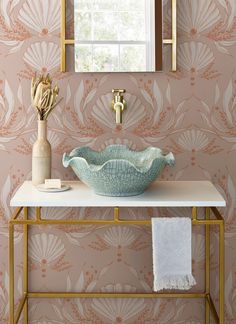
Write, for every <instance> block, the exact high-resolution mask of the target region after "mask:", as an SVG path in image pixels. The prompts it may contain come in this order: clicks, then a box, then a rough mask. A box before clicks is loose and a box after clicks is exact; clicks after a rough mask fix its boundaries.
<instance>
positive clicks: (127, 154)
mask: <svg viewBox="0 0 236 324" xmlns="http://www.w3.org/2000/svg"><path fill="white" fill-rule="evenodd" d="M62 162H63V165H64V167H68V166H71V167H72V169H73V171H74V172H75V174H76V175H77V177H78V178H79V179H80V180H81V181H82V182H84V183H85V184H87V185H88V186H89V187H91V188H92V189H93V190H94V192H95V193H96V194H98V195H104V196H117V197H127V196H135V195H140V194H142V193H143V192H144V191H145V189H146V188H147V187H148V186H149V184H150V183H151V182H153V181H154V180H155V179H156V178H157V177H158V176H159V174H160V173H161V171H162V170H163V168H164V167H165V166H166V165H171V166H172V165H174V163H175V158H174V156H173V154H172V153H169V154H167V155H164V154H163V153H162V150H160V149H159V148H155V147H149V148H147V149H145V150H143V151H132V150H130V149H129V148H128V147H127V146H125V145H110V146H108V147H106V149H105V150H104V151H102V152H96V151H93V150H92V149H90V148H89V147H80V148H76V149H74V150H73V151H72V152H71V153H70V154H66V153H65V154H64V155H63V161H62Z"/></svg>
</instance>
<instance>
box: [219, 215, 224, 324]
mask: <svg viewBox="0 0 236 324" xmlns="http://www.w3.org/2000/svg"><path fill="white" fill-rule="evenodd" d="M219 251H220V252H219V289H220V292H219V294H220V309H219V312H220V314H219V318H220V321H219V324H224V278H225V266H224V265H225V252H224V221H223V220H222V222H221V224H220V239H219Z"/></svg>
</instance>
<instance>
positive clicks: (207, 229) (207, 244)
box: [205, 207, 210, 324]
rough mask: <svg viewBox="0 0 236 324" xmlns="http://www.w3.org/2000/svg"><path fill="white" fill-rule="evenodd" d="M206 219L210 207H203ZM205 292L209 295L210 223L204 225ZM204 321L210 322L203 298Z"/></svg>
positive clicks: (208, 309)
mask: <svg viewBox="0 0 236 324" xmlns="http://www.w3.org/2000/svg"><path fill="white" fill-rule="evenodd" d="M205 218H206V220H208V219H210V208H208V207H207V208H206V209H205ZM205 292H206V294H207V295H210V225H205ZM205 307H206V311H205V323H206V324H210V305H209V302H208V299H207V298H206V300H205Z"/></svg>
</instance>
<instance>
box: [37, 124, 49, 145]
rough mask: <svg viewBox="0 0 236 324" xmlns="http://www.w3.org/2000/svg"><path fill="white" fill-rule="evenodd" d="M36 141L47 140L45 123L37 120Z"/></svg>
mask: <svg viewBox="0 0 236 324" xmlns="http://www.w3.org/2000/svg"><path fill="white" fill-rule="evenodd" d="M38 139H45V140H46V139H47V121H46V120H38Z"/></svg>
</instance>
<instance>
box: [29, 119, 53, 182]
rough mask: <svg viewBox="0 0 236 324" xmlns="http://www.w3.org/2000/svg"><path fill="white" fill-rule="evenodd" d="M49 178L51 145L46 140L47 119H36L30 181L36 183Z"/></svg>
mask: <svg viewBox="0 0 236 324" xmlns="http://www.w3.org/2000/svg"><path fill="white" fill-rule="evenodd" d="M50 178H51V145H50V143H49V142H48V140H47V121H46V120H39V121H38V138H37V141H36V142H35V143H34V145H33V152H32V183H33V184H34V185H38V184H41V183H44V181H45V179H50Z"/></svg>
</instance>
